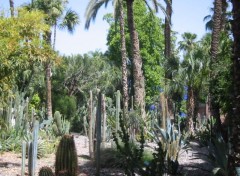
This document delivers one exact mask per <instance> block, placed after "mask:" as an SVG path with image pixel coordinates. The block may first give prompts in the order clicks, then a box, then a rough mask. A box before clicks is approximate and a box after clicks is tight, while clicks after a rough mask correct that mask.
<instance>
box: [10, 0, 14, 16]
mask: <svg viewBox="0 0 240 176" xmlns="http://www.w3.org/2000/svg"><path fill="white" fill-rule="evenodd" d="M9 4H10V11H11V17H14V2H13V0H9Z"/></svg>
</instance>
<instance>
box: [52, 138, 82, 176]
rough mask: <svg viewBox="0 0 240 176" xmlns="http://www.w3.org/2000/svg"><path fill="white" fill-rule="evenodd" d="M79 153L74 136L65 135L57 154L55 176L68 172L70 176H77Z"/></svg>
mask: <svg viewBox="0 0 240 176" xmlns="http://www.w3.org/2000/svg"><path fill="white" fill-rule="evenodd" d="M77 168H78V161H77V151H76V147H75V143H74V138H73V136H72V135H64V136H63V137H62V139H61V140H60V143H59V145H58V149H57V153H56V162H55V174H56V175H57V176H58V175H59V174H60V171H67V175H68V176H77Z"/></svg>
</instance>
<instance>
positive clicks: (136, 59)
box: [126, 0, 145, 117]
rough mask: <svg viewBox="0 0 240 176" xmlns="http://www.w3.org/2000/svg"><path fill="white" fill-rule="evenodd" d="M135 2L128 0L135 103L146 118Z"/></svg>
mask: <svg viewBox="0 0 240 176" xmlns="http://www.w3.org/2000/svg"><path fill="white" fill-rule="evenodd" d="M133 1H134V0H126V2H127V19H128V28H129V31H130V38H131V44H132V57H133V79H134V83H133V84H134V85H133V86H134V103H135V107H139V108H140V109H141V114H142V116H143V117H145V87H144V85H145V84H144V76H143V71H142V58H141V56H140V49H139V39H138V33H137V31H136V27H135V23H134V15H133Z"/></svg>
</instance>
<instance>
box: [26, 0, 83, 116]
mask: <svg viewBox="0 0 240 176" xmlns="http://www.w3.org/2000/svg"><path fill="white" fill-rule="evenodd" d="M66 5H67V1H66V0H35V1H33V2H32V4H31V5H29V6H28V7H27V8H29V9H31V8H35V9H38V10H41V11H43V12H44V13H45V14H46V19H45V20H46V23H47V24H48V25H49V26H51V27H54V43H53V48H54V46H55V40H56V26H57V25H58V24H59V21H61V20H62V23H60V24H59V26H60V28H67V30H68V31H69V32H70V33H72V32H73V31H74V27H75V26H76V25H77V24H78V23H79V17H78V15H77V13H76V12H74V11H72V10H67V13H66V15H65V16H64V12H65V11H66ZM51 36H52V32H51V31H50V32H47V33H45V35H44V39H45V40H46V41H47V43H48V44H49V45H52V42H51ZM51 67H52V65H51V59H50V58H48V60H47V61H46V87H47V96H46V97H47V117H48V118H50V117H52V93H51V90H52V84H51V75H52V73H51Z"/></svg>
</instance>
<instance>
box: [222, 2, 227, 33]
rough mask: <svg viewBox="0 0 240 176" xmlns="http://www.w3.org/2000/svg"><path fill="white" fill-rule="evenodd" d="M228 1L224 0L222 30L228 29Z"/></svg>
mask: <svg viewBox="0 0 240 176" xmlns="http://www.w3.org/2000/svg"><path fill="white" fill-rule="evenodd" d="M227 7H228V3H227V0H222V20H221V31H224V30H225V29H226V19H227V17H226V14H227Z"/></svg>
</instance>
